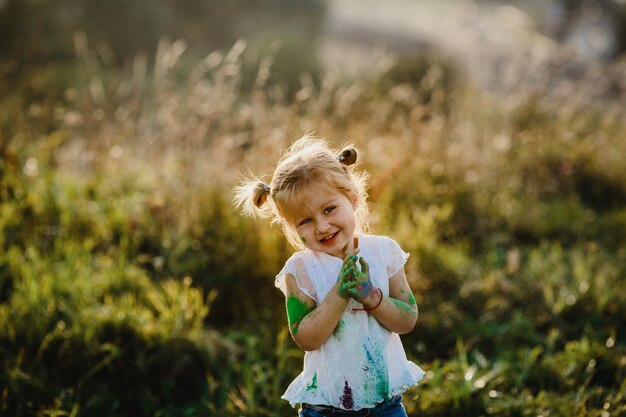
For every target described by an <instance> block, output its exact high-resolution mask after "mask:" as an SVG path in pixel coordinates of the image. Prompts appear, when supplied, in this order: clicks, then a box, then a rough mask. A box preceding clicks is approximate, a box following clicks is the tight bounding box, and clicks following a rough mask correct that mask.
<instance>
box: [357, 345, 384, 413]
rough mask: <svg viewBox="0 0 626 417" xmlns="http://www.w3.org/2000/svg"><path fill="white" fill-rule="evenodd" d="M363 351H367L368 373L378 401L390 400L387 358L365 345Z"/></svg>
mask: <svg viewBox="0 0 626 417" xmlns="http://www.w3.org/2000/svg"><path fill="white" fill-rule="evenodd" d="M363 349H364V350H365V355H366V357H367V362H368V371H369V373H370V377H369V379H370V381H369V382H371V383H373V385H374V390H375V392H376V396H377V399H383V401H386V400H388V399H389V374H388V370H387V366H386V364H385V358H384V357H383V355H382V353H381V352H380V351H378V350H377V349H374V350H373V351H370V350H369V349H368V348H367V346H365V345H363ZM368 385H369V384H368Z"/></svg>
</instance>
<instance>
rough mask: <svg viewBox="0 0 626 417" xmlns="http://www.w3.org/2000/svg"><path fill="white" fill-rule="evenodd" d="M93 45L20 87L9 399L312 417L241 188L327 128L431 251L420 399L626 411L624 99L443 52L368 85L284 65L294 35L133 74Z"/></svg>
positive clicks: (5, 256)
mask: <svg viewBox="0 0 626 417" xmlns="http://www.w3.org/2000/svg"><path fill="white" fill-rule="evenodd" d="M43 3H45V2H43ZM43 3H42V4H43ZM279 3H280V2H279ZM9 4H10V6H11V7H21V6H20V4H21V3H19V2H12V1H10V0H9ZM85 4H89V2H87V3H85ZM172 4H173V3H172ZM202 4H204V3H202ZM198 5H200V3H198ZM93 7H97V5H96V4H95V3H94V4H93ZM198 7H200V6H198ZM0 27H1V26H0ZM90 39H91V38H90V37H89V36H87V35H85V34H83V35H81V34H77V35H75V37H74V41H73V42H74V45H75V48H76V52H75V53H76V56H75V58H73V60H72V61H71V63H70V64H68V63H59V64H58V65H57V66H50V67H46V70H45V71H36V72H33V73H24V74H21V75H20V79H19V82H18V83H17V84H11V86H10V87H9V85H7V84H6V83H9V82H12V81H9V80H8V79H5V80H7V81H6V83H5V84H4V85H2V91H5V92H7V94H3V95H2V98H1V99H0V153H1V154H2V158H1V160H0V349H1V350H0V396H1V401H0V414H1V415H6V416H52V415H55V416H111V415H116V416H191V415H193V416H203V415H206V416H215V415H220V416H226V415H233V416H234V415H238V416H239V415H241V416H274V415H281V416H282V415H294V414H295V413H294V411H293V410H291V408H290V406H289V405H288V404H287V403H285V402H284V401H282V400H281V399H280V395H281V394H282V392H283V390H284V389H285V388H286V386H287V385H288V383H289V382H290V381H291V379H293V378H294V377H295V376H296V375H297V374H298V373H299V372H300V370H301V359H302V352H301V351H300V350H299V349H298V348H297V347H296V345H295V344H294V343H293V342H292V341H291V340H290V339H289V335H288V331H287V326H286V319H285V317H284V311H283V310H284V307H283V306H284V304H283V303H284V301H283V299H282V295H281V294H280V292H279V291H277V290H276V289H275V288H274V287H273V279H274V278H273V277H274V275H275V273H276V272H277V271H278V270H279V269H280V268H281V266H282V264H283V262H284V261H285V260H286V259H287V257H288V256H289V255H290V253H291V249H290V248H289V247H288V246H287V245H286V243H285V241H284V239H283V238H282V237H281V236H280V235H279V234H278V233H277V231H276V230H274V229H272V228H271V227H270V226H268V225H265V224H262V223H254V222H252V221H249V220H247V219H243V218H240V217H239V216H238V215H237V214H236V213H235V211H234V209H233V208H232V205H231V203H230V201H231V198H232V195H231V189H232V186H233V185H234V184H235V183H236V182H237V180H238V178H239V175H240V174H241V170H242V169H243V168H244V167H249V168H251V169H252V170H253V171H254V172H257V173H267V174H270V173H271V169H272V167H273V165H274V163H275V161H276V160H277V158H278V157H279V155H280V151H281V149H284V148H285V147H286V146H287V145H288V144H289V143H290V142H291V141H292V140H294V139H295V138H297V137H299V136H300V135H302V134H303V133H304V132H306V131H308V130H315V132H316V133H317V134H318V135H319V136H323V137H326V138H329V139H331V140H333V141H335V143H336V144H337V146H340V144H341V142H342V141H344V140H350V141H353V142H355V143H356V144H357V146H358V147H359V148H361V149H362V150H363V152H362V155H363V156H364V157H363V167H364V168H366V169H368V170H369V171H370V172H371V174H372V184H371V189H370V195H371V208H372V223H373V226H374V230H375V232H376V233H380V234H388V235H390V236H392V237H394V238H396V239H397V240H398V241H399V242H400V244H401V245H402V246H403V248H404V249H405V250H407V251H409V252H411V254H412V256H411V258H410V260H409V263H408V264H407V268H406V270H407V275H408V278H409V281H410V283H411V285H412V287H413V289H414V291H415V295H416V300H417V302H418V305H419V307H420V319H419V321H418V325H417V327H416V329H415V330H414V331H413V332H412V333H411V334H408V335H405V336H403V341H404V344H405V348H406V351H407V354H408V356H409V357H410V358H411V359H412V360H414V361H415V362H417V363H419V364H420V365H421V366H422V367H423V368H424V369H425V370H426V371H427V375H426V378H425V379H424V381H423V382H422V383H421V384H420V386H419V387H418V388H416V389H412V390H411V391H409V392H408V393H407V394H406V395H405V404H406V406H407V409H408V411H409V414H410V415H427V416H428V415H430V416H443V415H464V416H487V415H493V416H524V415H543V416H608V415H610V416H623V415H626V406H624V404H625V403H626V402H625V401H624V396H625V395H626V384H625V383H624V381H625V380H626V337H625V334H624V329H625V328H626V288H625V286H626V280H624V277H625V272H626V271H625V270H626V249H625V248H626V245H624V236H626V186H625V185H624V184H626V166H625V165H624V164H623V156H624V155H625V154H626V152H625V151H626V149H625V148H626V144H625V143H624V140H623V138H624V136H625V134H626V119H625V118H624V110H623V108H621V107H620V106H617V105H613V104H610V103H609V104H606V105H605V106H602V107H601V108H599V107H593V106H581V105H580V103H578V102H576V101H575V100H572V101H571V102H566V103H563V102H561V103H559V105H558V106H555V105H554V103H552V102H550V101H549V100H546V99H545V97H543V96H542V95H541V94H540V93H537V92H532V93H528V94H519V95H517V96H515V97H509V98H506V99H505V98H495V97H492V96H488V95H485V94H482V93H481V92H479V91H476V90H474V89H473V87H472V85H471V84H470V83H469V82H467V81H466V80H465V79H464V77H463V74H462V72H461V71H458V70H457V69H456V68H455V66H454V64H453V63H452V62H448V61H446V60H443V59H440V58H437V57H434V56H432V55H429V56H410V57H406V58H404V59H401V60H400V61H398V62H397V63H396V64H395V65H392V66H391V67H389V69H388V70H387V71H384V72H382V73H372V74H371V75H370V76H369V77H366V78H361V79H358V80H350V79H345V78H342V77H341V76H340V75H339V74H337V73H336V72H334V71H331V70H324V69H323V66H322V65H320V63H319V62H316V61H315V59H314V55H309V58H310V59H311V62H310V63H309V64H307V65H306V66H303V68H302V69H297V70H293V69H292V70H291V71H292V72H291V74H292V75H291V76H282V75H281V74H284V73H283V72H282V71H288V70H281V68H282V67H281V65H280V62H281V60H286V61H287V62H288V61H289V60H292V59H297V60H299V58H290V56H291V55H289V54H286V55H285V56H284V57H281V55H280V54H281V52H280V49H279V48H278V47H277V46H276V45H272V43H271V42H267V43H263V42H261V41H257V42H254V41H249V42H248V43H246V42H244V41H237V42H233V43H232V44H231V45H230V46H229V47H228V48H224V49H216V50H214V51H212V52H210V53H209V54H208V55H206V56H204V57H202V58H201V59H199V60H197V61H196V62H195V63H193V64H192V65H189V62H185V63H184V64H183V63H182V61H183V58H182V57H183V56H184V53H185V51H186V44H185V43H184V42H182V41H168V40H167V39H166V38H160V41H159V42H158V44H157V47H156V50H155V51H156V52H155V53H154V57H153V58H150V57H148V54H147V53H146V54H142V53H138V54H136V55H134V56H132V57H131V59H130V61H129V62H128V63H127V64H125V65H121V66H120V65H116V64H115V63H114V62H112V61H111V60H110V59H109V57H108V55H107V53H106V51H103V49H102V48H98V47H92V46H91V45H90V44H91V41H90ZM293 42H294V45H296V46H294V47H293V48H292V49H293V51H294V53H300V54H303V51H302V48H301V47H298V46H297V42H298V39H294V41H293ZM302 56H304V55H302ZM519 71H520V76H522V71H523V69H520V70H519ZM286 80H290V81H288V82H287V81H286ZM586 87H588V86H585V85H582V84H579V85H576V86H575V88H576V89H577V95H576V97H579V96H580V95H581V91H582V92H584V89H585V88H586ZM572 88H574V87H572Z"/></svg>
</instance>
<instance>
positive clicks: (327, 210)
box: [324, 206, 335, 214]
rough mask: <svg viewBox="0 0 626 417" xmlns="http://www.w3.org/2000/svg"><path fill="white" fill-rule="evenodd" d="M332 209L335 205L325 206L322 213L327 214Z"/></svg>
mask: <svg viewBox="0 0 626 417" xmlns="http://www.w3.org/2000/svg"><path fill="white" fill-rule="evenodd" d="M334 209H335V206H330V207H326V208H325V209H324V213H325V214H328V213H330V212H331V211H333V210H334Z"/></svg>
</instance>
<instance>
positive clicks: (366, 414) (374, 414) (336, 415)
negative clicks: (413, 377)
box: [298, 395, 407, 417]
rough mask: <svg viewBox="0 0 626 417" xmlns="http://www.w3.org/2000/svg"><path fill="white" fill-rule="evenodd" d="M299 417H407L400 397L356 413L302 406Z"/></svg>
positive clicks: (319, 406) (338, 409) (323, 407)
mask: <svg viewBox="0 0 626 417" xmlns="http://www.w3.org/2000/svg"><path fill="white" fill-rule="evenodd" d="M298 416H300V417H326V416H331V417H407V415H406V410H405V409H404V406H403V405H402V396H401V395H396V396H395V397H393V398H392V399H390V400H387V401H385V402H382V403H380V404H378V405H377V406H376V407H373V408H364V409H362V410H358V411H346V410H342V409H340V408H335V407H329V406H327V405H323V406H322V405H309V404H302V408H301V409H300V411H299V412H298Z"/></svg>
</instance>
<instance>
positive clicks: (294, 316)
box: [287, 296, 315, 335]
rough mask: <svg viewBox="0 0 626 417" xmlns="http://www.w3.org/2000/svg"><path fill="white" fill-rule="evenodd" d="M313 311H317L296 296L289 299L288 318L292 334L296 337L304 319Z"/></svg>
mask: <svg viewBox="0 0 626 417" xmlns="http://www.w3.org/2000/svg"><path fill="white" fill-rule="evenodd" d="M313 310H315V307H311V306H309V305H307V304H306V303H304V302H303V301H301V300H299V299H298V298H296V297H294V296H290V297H288V298H287V318H288V319H289V326H290V327H291V332H292V333H293V334H294V335H295V334H297V333H298V326H299V325H300V322H301V321H302V319H303V318H304V317H305V316H306V315H307V314H309V313H310V312H311V311H313Z"/></svg>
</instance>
